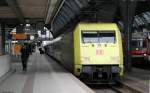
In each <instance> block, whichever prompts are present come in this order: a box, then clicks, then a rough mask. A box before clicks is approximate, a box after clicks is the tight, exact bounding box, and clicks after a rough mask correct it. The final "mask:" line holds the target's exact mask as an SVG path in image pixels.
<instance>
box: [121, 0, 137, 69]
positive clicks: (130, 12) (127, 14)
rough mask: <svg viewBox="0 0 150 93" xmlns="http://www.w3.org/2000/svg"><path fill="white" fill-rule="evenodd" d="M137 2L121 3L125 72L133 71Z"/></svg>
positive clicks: (125, 1)
mask: <svg viewBox="0 0 150 93" xmlns="http://www.w3.org/2000/svg"><path fill="white" fill-rule="evenodd" d="M136 2H137V1H136V0H122V1H120V8H121V14H122V17H123V23H124V31H125V38H124V39H125V41H126V42H125V48H126V49H125V52H126V53H125V55H126V56H125V64H124V65H125V70H126V71H131V70H132V64H131V55H130V50H131V38H132V32H131V31H132V24H133V16H134V15H135V9H136Z"/></svg>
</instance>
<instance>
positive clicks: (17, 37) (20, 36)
mask: <svg viewBox="0 0 150 93" xmlns="http://www.w3.org/2000/svg"><path fill="white" fill-rule="evenodd" d="M12 39H15V40H25V39H27V34H25V33H17V34H13V36H12Z"/></svg>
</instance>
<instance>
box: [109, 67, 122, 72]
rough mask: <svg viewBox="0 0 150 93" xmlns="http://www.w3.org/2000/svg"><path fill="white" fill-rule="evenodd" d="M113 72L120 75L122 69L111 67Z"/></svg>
mask: <svg viewBox="0 0 150 93" xmlns="http://www.w3.org/2000/svg"><path fill="white" fill-rule="evenodd" d="M111 71H112V72H113V73H120V72H121V68H120V67H118V66H112V67H111Z"/></svg>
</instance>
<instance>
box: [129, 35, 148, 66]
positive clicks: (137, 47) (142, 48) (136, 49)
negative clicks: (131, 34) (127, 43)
mask: <svg viewBox="0 0 150 93" xmlns="http://www.w3.org/2000/svg"><path fill="white" fill-rule="evenodd" d="M131 45H132V48H131V57H132V60H133V62H134V63H133V64H136V63H137V64H139V63H144V64H145V63H148V61H149V56H150V39H148V38H132V40H131ZM137 61H138V62H137Z"/></svg>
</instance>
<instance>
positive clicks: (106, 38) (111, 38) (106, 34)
mask: <svg viewBox="0 0 150 93" xmlns="http://www.w3.org/2000/svg"><path fill="white" fill-rule="evenodd" d="M115 38H116V37H115V31H101V32H99V42H100V43H115V40H116V39H115Z"/></svg>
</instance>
